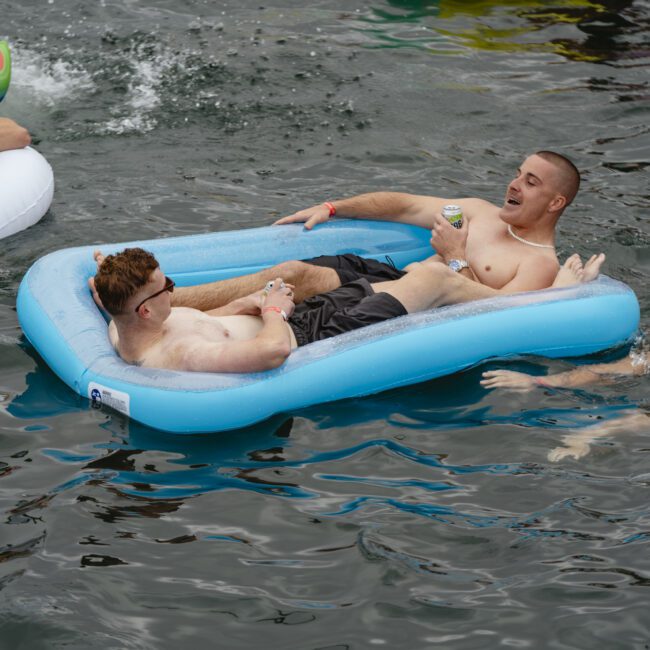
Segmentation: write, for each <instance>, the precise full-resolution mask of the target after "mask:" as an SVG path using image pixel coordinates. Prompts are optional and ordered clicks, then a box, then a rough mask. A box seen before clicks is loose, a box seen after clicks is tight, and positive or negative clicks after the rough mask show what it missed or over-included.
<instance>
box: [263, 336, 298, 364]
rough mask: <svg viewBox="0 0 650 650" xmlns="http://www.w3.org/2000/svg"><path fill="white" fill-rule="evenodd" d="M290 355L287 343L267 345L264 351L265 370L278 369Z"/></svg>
mask: <svg viewBox="0 0 650 650" xmlns="http://www.w3.org/2000/svg"><path fill="white" fill-rule="evenodd" d="M290 354H291V344H290V343H289V341H282V342H273V343H272V344H269V345H268V346H267V348H266V350H265V351H264V355H263V356H264V359H265V363H264V365H265V370H273V369H274V368H279V367H280V366H281V365H282V364H283V363H284V362H285V361H286V360H287V359H288V358H289V355H290Z"/></svg>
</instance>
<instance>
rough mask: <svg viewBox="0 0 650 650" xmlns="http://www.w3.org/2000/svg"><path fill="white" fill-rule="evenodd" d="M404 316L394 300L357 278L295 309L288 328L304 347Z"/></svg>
mask: <svg viewBox="0 0 650 650" xmlns="http://www.w3.org/2000/svg"><path fill="white" fill-rule="evenodd" d="M406 313H407V311H406V309H405V308H404V306H403V305H402V303H401V302H400V301H399V300H397V298H394V297H393V296H391V295H390V294H388V293H384V292H379V293H375V292H374V291H373V290H372V287H371V286H370V283H369V282H368V280H366V279H365V278H361V279H359V280H355V281H354V282H348V283H347V284H344V285H343V286H341V287H339V288H338V289H334V291H329V292H328V293H321V294H318V295H317V296H313V297H311V298H307V300H305V301H303V302H301V303H300V304H299V305H296V310H295V311H294V313H293V315H292V316H291V318H289V325H291V329H292V330H293V332H294V334H295V335H296V341H297V342H298V345H307V343H313V342H314V341H322V340H323V339H329V338H330V337H332V336H336V335H337V334H343V333H344V332H351V331H352V330H356V329H358V328H359V327H365V326H366V325H372V324H373V323H381V322H382V321H385V320H388V319H390V318H397V316H404V315H405V314H406Z"/></svg>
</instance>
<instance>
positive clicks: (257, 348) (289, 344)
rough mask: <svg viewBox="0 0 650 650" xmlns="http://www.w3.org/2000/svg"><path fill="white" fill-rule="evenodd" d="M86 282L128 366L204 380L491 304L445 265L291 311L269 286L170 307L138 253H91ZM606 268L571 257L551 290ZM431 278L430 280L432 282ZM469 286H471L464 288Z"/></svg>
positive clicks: (168, 290) (288, 299) (356, 285)
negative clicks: (340, 337) (432, 312)
mask: <svg viewBox="0 0 650 650" xmlns="http://www.w3.org/2000/svg"><path fill="white" fill-rule="evenodd" d="M96 260H97V262H98V270H97V274H96V275H95V277H94V278H93V281H92V282H91V283H90V284H91V288H92V289H93V291H94V292H96V294H97V296H96V300H97V302H98V305H99V306H101V307H103V308H104V309H105V310H106V311H108V313H109V314H110V315H111V316H112V317H113V320H112V321H111V324H110V326H109V337H110V340H111V343H112V344H113V346H114V347H115V349H116V351H117V352H118V354H119V355H120V356H121V357H122V359H123V360H124V361H126V362H127V363H131V364H135V365H141V366H147V367H151V368H168V369H174V370H193V371H201V372H258V371H262V370H271V369H272V368H277V367H278V366H280V365H282V363H284V361H285V360H286V358H287V357H288V356H289V355H290V354H291V351H292V350H293V349H295V348H296V347H298V346H301V345H306V344H308V343H312V342H314V341H318V340H323V339H327V338H330V337H332V336H336V335H337V334H341V333H344V332H349V331H352V330H354V329H358V328H360V327H365V326H366V325H371V324H373V323H378V322H382V321H384V320H388V319H390V318H396V317H398V316H403V315H405V314H408V313H413V312H416V311H422V310H424V309H430V308H432V307H440V306H442V305H446V304H455V303H458V302H464V301H466V300H474V299H477V298H482V297H485V292H486V291H487V292H491V293H492V294H493V295H495V294H497V291H496V290H494V289H490V288H489V287H484V286H483V285H481V284H479V283H478V282H472V281H471V280H468V279H466V278H463V277H462V276H460V275H459V274H458V273H455V272H453V271H451V270H450V269H448V268H447V267H446V266H444V265H442V264H434V265H426V264H420V265H418V266H417V267H416V268H414V269H413V270H412V271H411V272H409V273H407V274H405V275H404V276H403V277H401V278H399V279H397V280H389V281H385V282H376V283H373V284H370V283H369V282H368V281H367V280H366V279H365V278H361V279H359V280H355V281H352V282H349V283H347V284H345V285H343V286H341V287H339V288H337V289H335V290H333V291H330V292H328V293H326V294H319V295H316V296H312V297H310V298H308V299H306V300H304V301H303V302H302V303H301V304H300V305H298V306H296V305H295V303H294V300H293V286H292V285H285V284H284V283H283V281H282V278H281V277H276V278H275V280H274V281H273V285H272V286H270V287H269V286H267V287H265V288H264V289H262V290H257V291H254V292H253V293H251V294H248V295H246V296H243V297H241V298H238V299H236V300H234V301H232V302H230V303H228V304H227V305H224V306H222V307H219V308H216V309H213V310H209V311H206V312H203V311H199V310H197V309H193V308H191V307H172V305H171V296H172V293H173V291H174V282H173V280H171V279H170V278H168V277H166V276H165V275H164V274H163V272H162V270H161V269H160V267H159V265H158V262H157V261H156V258H155V257H154V256H153V255H152V254H151V253H148V252H147V251H145V250H143V249H141V248H130V249H129V248H127V249H126V250H124V251H122V252H121V253H118V254H116V255H109V256H107V257H105V258H104V257H103V256H102V255H101V254H100V253H97V254H96ZM601 263H602V259H601V258H600V257H596V256H594V257H593V258H592V259H591V260H589V261H588V262H587V264H585V266H584V267H583V265H582V262H581V260H580V258H579V257H578V256H577V255H574V256H572V257H570V258H569V259H568V260H567V261H566V262H565V264H564V265H563V267H562V268H561V269H560V272H559V273H558V274H557V277H556V279H555V281H554V286H556V287H562V286H569V285H571V284H576V283H578V282H585V281H589V280H592V279H594V278H595V277H596V276H597V275H598V271H599V268H600V264H601ZM432 269H435V270H434V271H433V275H432ZM467 285H468V286H467Z"/></svg>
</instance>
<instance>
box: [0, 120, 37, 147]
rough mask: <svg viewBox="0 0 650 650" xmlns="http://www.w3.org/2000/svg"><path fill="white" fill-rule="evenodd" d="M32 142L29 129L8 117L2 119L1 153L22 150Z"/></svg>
mask: <svg viewBox="0 0 650 650" xmlns="http://www.w3.org/2000/svg"><path fill="white" fill-rule="evenodd" d="M31 142H32V138H31V136H30V135H29V131H28V130H27V129H25V128H24V127H22V126H20V125H19V124H17V123H16V122H14V121H13V120H10V119H9V118H7V117H0V151H7V150H8V149H22V148H23V147H26V146H27V145H29V144H31Z"/></svg>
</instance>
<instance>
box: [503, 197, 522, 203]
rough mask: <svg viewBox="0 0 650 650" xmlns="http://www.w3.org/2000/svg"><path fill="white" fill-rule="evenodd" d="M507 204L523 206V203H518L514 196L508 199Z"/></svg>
mask: <svg viewBox="0 0 650 650" xmlns="http://www.w3.org/2000/svg"><path fill="white" fill-rule="evenodd" d="M506 203H507V204H508V205H521V201H518V200H517V199H515V198H513V197H512V196H510V197H508V198H507V199H506Z"/></svg>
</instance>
